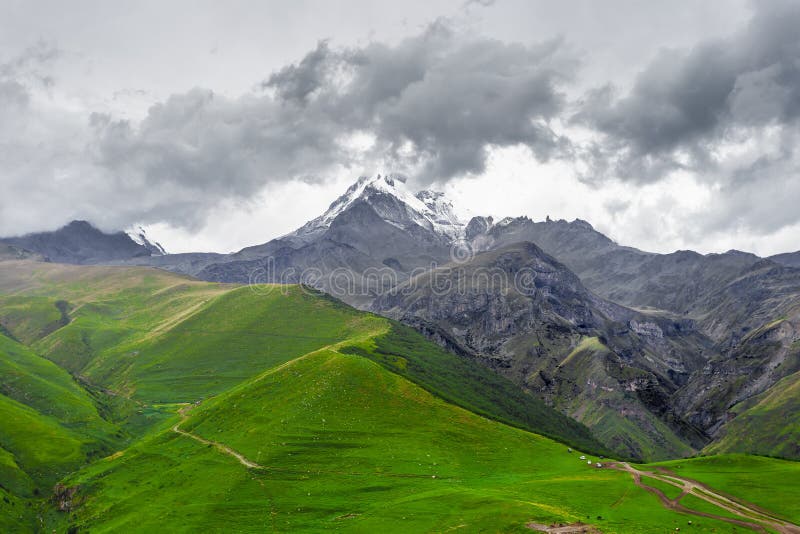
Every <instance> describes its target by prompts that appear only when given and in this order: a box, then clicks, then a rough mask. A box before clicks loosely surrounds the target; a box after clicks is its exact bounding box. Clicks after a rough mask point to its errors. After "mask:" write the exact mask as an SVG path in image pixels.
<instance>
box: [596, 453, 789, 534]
mask: <svg viewBox="0 0 800 534" xmlns="http://www.w3.org/2000/svg"><path fill="white" fill-rule="evenodd" d="M608 467H609V468H611V469H618V470H620V471H626V472H628V473H630V474H631V476H632V477H633V482H634V483H635V484H636V485H637V486H639V487H640V488H642V489H644V490H646V491H649V492H650V493H653V494H654V495H656V496H657V497H658V498H659V499H660V500H661V503H662V504H663V505H664V507H665V508H668V509H670V510H675V511H677V512H683V513H687V514H692V515H697V516H700V517H708V518H711V519H717V520H719V521H725V522H727V523H731V524H734V525H739V526H742V527H746V528H749V529H751V530H754V531H756V532H766V529H765V528H764V527H767V528H770V529H773V530H776V531H778V532H780V533H781V534H800V526H798V525H795V524H793V523H789V522H788V521H784V520H782V519H780V518H778V517H775V516H774V515H772V514H771V513H769V512H767V511H766V510H763V509H761V508H759V507H757V506H755V505H752V504H750V503H745V502H744V501H740V500H738V499H737V500H733V499H731V498H729V497H727V496H725V495H722V494H720V493H718V492H717V491H715V490H714V489H712V488H710V487H709V486H707V485H705V484H703V483H702V482H698V481H696V480H692V479H690V478H685V477H681V476H678V475H675V474H673V473H668V474H665V473H663V472H652V471H640V470H638V469H636V468H634V467H631V465H630V464H628V463H626V462H622V463H611V464H609V465H608ZM643 476H647V477H651V478H654V479H657V480H660V481H661V482H664V483H667V484H670V485H672V486H675V487H677V488H680V489H681V494H680V495H678V496H677V497H676V498H674V499H670V498H669V497H667V496H666V495H664V492H662V491H661V490H660V489H658V488H654V487H651V486H648V485H647V484H645V483H644V482H642V477H643ZM690 493H691V494H692V495H694V496H695V497H697V498H699V499H703V500H704V501H707V502H709V503H711V504H713V505H715V506H717V507H719V508H722V509H723V510H726V511H728V512H730V513H732V514H734V515H737V516H739V517H741V518H742V519H733V518H730V517H723V516H720V515H716V514H709V513H706V512H699V511H697V510H692V509H691V508H687V507H686V506H684V505H683V504H681V502H680V501H681V499H683V497H685V496H686V495H688V494H690Z"/></svg>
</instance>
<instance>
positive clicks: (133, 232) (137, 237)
mask: <svg viewBox="0 0 800 534" xmlns="http://www.w3.org/2000/svg"><path fill="white" fill-rule="evenodd" d="M125 233H126V234H128V237H130V238H131V240H132V241H133V242H134V243H136V244H137V245H141V246H143V247H145V248H146V249H147V250H149V251H150V255H152V256H166V254H167V251H166V250H164V247H162V246H161V243H158V242H156V241H150V240H149V239H148V238H147V232H146V231H145V229H144V228H142V227H141V226H136V227H133V228H129V229H127V230H125Z"/></svg>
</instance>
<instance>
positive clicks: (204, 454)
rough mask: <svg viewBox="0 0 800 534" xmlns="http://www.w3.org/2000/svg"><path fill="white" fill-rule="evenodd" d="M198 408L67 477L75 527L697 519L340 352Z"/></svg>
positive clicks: (395, 528)
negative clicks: (75, 489) (72, 495)
mask: <svg viewBox="0 0 800 534" xmlns="http://www.w3.org/2000/svg"><path fill="white" fill-rule="evenodd" d="M184 413H185V414H186V415H185V417H186V418H185V419H183V420H182V422H180V423H178V421H177V420H176V424H177V426H176V428H177V429H178V430H180V431H181V432H184V434H181V433H177V432H175V431H171V430H167V431H164V432H161V433H159V434H157V435H155V436H153V437H152V438H150V439H147V440H145V441H143V442H142V443H140V444H139V445H136V446H135V447H133V448H132V449H130V450H128V451H126V452H125V453H124V454H121V455H117V456H115V457H114V458H110V459H108V460H104V461H101V462H98V463H97V464H95V465H93V466H91V467H89V468H87V469H85V470H83V471H82V472H80V473H78V474H76V475H74V476H72V477H70V478H69V479H68V480H67V484H68V485H69V486H72V487H75V486H77V487H78V488H79V489H78V492H77V494H76V496H75V502H76V503H82V504H79V505H78V506H77V508H76V509H75V511H74V512H73V514H72V517H74V520H72V526H78V527H81V528H85V529H89V530H91V531H92V532H111V531H120V530H124V531H129V532H133V531H137V532H138V531H142V532H146V531H152V530H154V529H158V530H167V531H175V532H184V531H185V532H191V531H197V530H205V531H210V532H218V531H257V530H278V531H297V530H307V531H321V530H328V529H333V530H347V531H357V532H374V531H377V530H381V531H388V532H426V531H428V532H429V531H437V532H443V531H447V530H449V529H458V528H460V529H464V531H468V532H476V531H492V532H496V531H511V530H514V531H520V532H524V531H526V529H525V528H524V527H525V524H526V523H527V522H530V521H537V522H542V523H549V522H552V521H564V522H574V521H579V520H582V521H585V522H590V523H593V524H597V525H598V526H600V528H602V529H603V531H604V532H652V531H653V530H652V529H653V526H654V525H661V526H668V527H672V528H674V527H675V526H678V525H685V524H686V521H687V517H686V516H683V515H680V514H677V513H675V512H672V511H668V510H666V509H664V508H663V507H661V505H660V503H659V502H658V500H657V499H656V498H655V497H654V496H653V495H650V494H648V493H646V492H644V491H643V490H639V489H637V488H635V487H633V485H632V482H631V480H630V477H629V476H628V475H627V474H625V473H622V472H618V471H613V470H603V469H596V468H594V467H592V466H588V465H586V463H585V462H584V461H581V460H580V459H579V458H578V454H577V453H568V452H567V449H566V447H565V446H563V445H561V444H559V443H556V442H554V441H551V440H549V439H547V438H544V437H541V436H537V435H535V434H531V433H528V432H524V431H522V430H518V429H514V428H512V427H509V426H506V425H503V424H501V423H498V422H495V421H491V420H489V419H485V418H482V417H480V416H477V415H475V414H473V413H471V412H468V411H466V410H463V409H461V408H458V407H456V406H453V405H451V404H448V403H446V402H444V401H443V400H441V399H439V398H437V397H435V396H433V395H431V394H430V393H428V392H427V391H425V390H424V389H422V388H420V387H418V386H416V385H414V384H412V383H411V382H409V381H408V380H406V379H404V378H403V377H401V376H399V375H397V374H395V373H391V372H389V371H387V370H386V369H385V368H383V367H382V366H380V365H378V364H376V363H374V362H372V361H370V360H369V359H367V358H363V357H360V356H357V355H354V354H342V353H340V352H337V351H336V350H333V349H323V350H319V351H316V352H313V353H309V354H307V355H305V356H302V357H300V358H298V359H295V360H293V361H291V362H289V363H287V364H285V365H282V366H280V367H278V368H275V369H273V370H270V371H268V372H266V373H264V374H262V375H261V376H259V377H256V378H255V379H252V380H250V381H248V382H247V383H245V384H242V385H241V386H239V387H237V388H234V389H233V390H232V391H230V392H229V393H226V394H223V395H220V396H218V397H215V398H212V399H209V400H208V401H206V402H204V403H203V404H201V405H200V406H197V407H193V408H189V407H187V408H186V409H185V410H184ZM236 455H239V456H236ZM242 462H248V463H251V466H250V467H248V466H246V465H243V463H242ZM695 523H696V524H697V525H696V529H697V531H699V532H710V531H711V529H716V532H732V531H733V529H732V528H730V527H729V526H728V525H726V524H724V523H720V522H717V521H714V520H711V519H706V520H703V521H697V520H695Z"/></svg>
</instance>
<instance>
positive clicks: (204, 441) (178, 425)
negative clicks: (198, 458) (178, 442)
mask: <svg viewBox="0 0 800 534" xmlns="http://www.w3.org/2000/svg"><path fill="white" fill-rule="evenodd" d="M192 408H193V406H185V407H183V408H181V409H180V410H179V411H178V414H180V416H181V420H180V421H178V422H177V423H175V426H173V427H172V431H173V432H177V433H178V434H180V435H182V436H186V437H187V438H192V439H193V440H195V441H198V442H200V443H202V444H203V445H210V446H212V447H214V448H215V449H217V450H218V451H220V452H221V453H223V454H227V455H228V456H232V457H233V458H236V460H237V461H238V462H239V463H240V464H242V465H243V466H245V467H247V468H249V469H266V467H264V466H263V465H260V464H257V463H255V462H253V461H251V460H248V459H247V457H245V456H244V455H243V454H241V453H239V452H236V451H235V450H233V449H231V448H230V447H228V446H227V445H225V444H223V443H218V442H216V441H211V440H209V439H205V438H202V437H200V436H198V435H197V434H192V433H191V432H187V431H186V430H181V425H182V424H183V423H184V422H185V421H186V419H188V418H189V415H188V412H189V410H191V409H192Z"/></svg>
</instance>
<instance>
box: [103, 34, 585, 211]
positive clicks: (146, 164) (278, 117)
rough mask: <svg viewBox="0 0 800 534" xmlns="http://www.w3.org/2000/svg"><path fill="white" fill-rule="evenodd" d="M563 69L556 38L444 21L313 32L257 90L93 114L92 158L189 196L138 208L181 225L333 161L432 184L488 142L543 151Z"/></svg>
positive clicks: (460, 168)
mask: <svg viewBox="0 0 800 534" xmlns="http://www.w3.org/2000/svg"><path fill="white" fill-rule="evenodd" d="M574 67H575V63H574V61H572V59H571V58H570V57H569V56H568V55H567V54H566V53H565V52H564V51H563V47H562V45H561V43H560V42H559V41H550V42H547V43H544V44H541V45H537V46H523V45H520V44H505V43H502V42H500V41H496V40H490V39H485V38H478V37H471V36H466V35H463V34H459V33H456V32H454V31H452V30H451V29H450V28H449V27H448V25H447V24H445V23H443V22H438V23H435V24H433V25H431V26H430V27H429V28H427V29H426V30H425V31H423V32H422V33H421V34H420V35H417V36H415V37H412V38H408V39H406V40H403V41H401V42H400V43H398V44H397V45H386V44H382V43H378V42H374V43H370V44H368V45H366V46H363V47H359V48H334V47H332V46H331V45H330V44H329V43H328V42H326V41H321V42H319V43H318V45H317V47H316V48H315V49H314V50H312V51H311V52H309V53H308V54H307V55H306V56H305V57H303V58H302V59H301V60H300V61H299V62H297V63H295V64H292V65H288V66H286V67H284V68H282V69H280V70H278V71H277V72H275V73H273V74H272V75H270V76H269V77H268V78H267V79H266V80H265V81H264V82H263V84H262V85H261V89H262V92H261V93H253V94H249V95H245V96H242V97H240V98H237V99H231V98H227V97H224V96H220V95H215V94H214V93H212V92H210V91H207V90H201V89H195V90H192V91H189V92H187V93H185V94H181V95H174V96H172V97H170V98H169V99H167V100H166V101H164V102H163V103H160V104H157V105H155V106H153V107H152V108H151V109H150V111H149V113H148V115H147V117H146V118H145V119H144V120H143V121H142V122H141V123H140V124H132V123H130V122H127V121H120V120H115V119H113V118H112V117H109V116H104V115H94V116H93V118H92V126H93V128H94V131H95V137H94V140H93V142H92V144H91V147H92V153H93V155H94V161H95V163H96V164H97V165H98V166H100V167H102V168H105V169H107V170H108V171H109V173H111V174H112V175H113V176H115V177H121V178H119V179H122V180H124V182H125V183H127V184H131V183H140V184H142V185H143V186H147V187H152V188H165V187H171V188H174V189H177V190H183V191H188V192H190V194H189V195H188V197H187V198H192V199H194V203H195V204H196V206H195V207H196V208H198V209H195V210H192V209H191V206H188V205H187V207H186V208H187V209H185V210H181V209H177V210H176V209H175V208H174V207H173V206H171V205H168V204H165V205H164V206H163V210H152V211H150V212H149V215H150V217H152V218H153V219H154V220H157V219H160V220H168V221H170V222H171V223H173V224H176V225H183V226H191V225H194V224H199V223H200V222H201V217H202V209H203V208H204V207H206V206H208V205H213V204H214V203H216V202H217V201H219V200H220V199H221V198H231V197H233V198H244V197H247V196H248V195H252V194H253V193H255V192H257V191H259V190H260V189H261V188H262V187H263V186H264V185H265V183H268V182H270V181H287V180H290V179H296V178H301V179H305V180H312V181H313V180H321V179H322V177H324V176H325V174H326V173H327V172H329V171H330V169H331V168H333V167H335V166H337V165H340V166H344V167H348V166H353V167H354V170H353V172H354V173H355V172H360V170H361V168H362V167H364V166H369V165H376V164H389V165H392V166H393V167H395V170H398V171H407V172H411V173H414V174H415V175H416V176H417V178H418V179H419V180H420V181H432V180H437V179H438V180H447V179H449V178H451V177H452V176H455V175H458V174H463V173H468V172H475V173H480V172H481V171H483V169H484V167H485V161H486V157H487V156H486V149H487V147H488V146H490V145H497V146H509V145H518V144H523V145H526V146H528V147H530V149H531V150H532V151H533V153H534V154H535V155H536V156H537V157H539V158H542V159H546V158H548V157H550V156H551V155H553V154H555V153H556V152H557V151H558V150H559V147H560V145H561V144H562V143H563V140H561V139H559V137H558V136H557V135H556V134H555V133H554V132H553V131H552V130H551V128H550V126H549V121H550V120H551V119H552V118H553V117H555V116H557V115H558V114H559V113H560V111H561V109H562V107H563V105H564V97H563V96H562V95H561V94H560V92H559V85H560V84H561V83H562V82H564V81H565V80H566V79H568V78H569V76H570V74H571V71H572V70H573V69H574ZM357 134H366V135H369V136H371V137H372V138H373V139H374V144H373V146H372V147H371V148H369V149H368V150H367V151H366V152H365V151H363V150H354V149H352V148H351V147H350V145H348V139H349V137H351V136H353V135H357ZM356 169H357V170H356Z"/></svg>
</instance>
